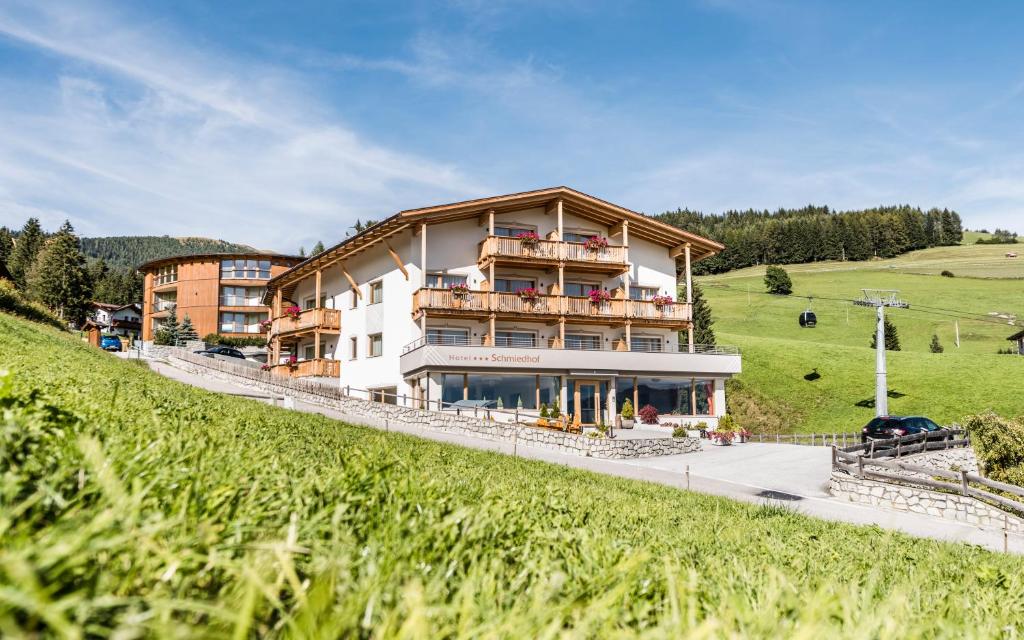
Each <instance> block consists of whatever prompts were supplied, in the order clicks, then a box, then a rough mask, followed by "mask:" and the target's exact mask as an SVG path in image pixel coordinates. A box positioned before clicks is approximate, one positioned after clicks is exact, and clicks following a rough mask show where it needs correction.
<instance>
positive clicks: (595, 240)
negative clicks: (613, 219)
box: [583, 236, 608, 252]
mask: <svg viewBox="0 0 1024 640" xmlns="http://www.w3.org/2000/svg"><path fill="white" fill-rule="evenodd" d="M583 248H584V249H586V250H587V251H594V252H597V251H600V250H601V249H607V248H608V238H604V237H601V236H590V237H589V238H587V239H586V240H585V241H584V242H583Z"/></svg>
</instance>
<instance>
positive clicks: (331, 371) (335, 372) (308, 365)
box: [270, 358, 341, 378]
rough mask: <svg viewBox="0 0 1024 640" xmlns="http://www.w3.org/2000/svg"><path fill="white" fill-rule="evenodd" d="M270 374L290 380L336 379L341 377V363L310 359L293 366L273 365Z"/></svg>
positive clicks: (324, 359)
mask: <svg viewBox="0 0 1024 640" xmlns="http://www.w3.org/2000/svg"><path fill="white" fill-rule="evenodd" d="M270 372H271V373H273V374H274V375H277V376H287V377H290V378H312V377H317V378H337V377H339V376H341V362H339V361H337V360H329V359H327V358H311V359H309V360H299V361H297V362H295V363H293V364H278V365H274V366H272V367H271V368H270Z"/></svg>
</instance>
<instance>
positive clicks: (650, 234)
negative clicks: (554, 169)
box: [264, 186, 725, 301]
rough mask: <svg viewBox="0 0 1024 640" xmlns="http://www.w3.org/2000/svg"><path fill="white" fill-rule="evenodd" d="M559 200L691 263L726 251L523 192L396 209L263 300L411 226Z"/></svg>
mask: <svg viewBox="0 0 1024 640" xmlns="http://www.w3.org/2000/svg"><path fill="white" fill-rule="evenodd" d="M559 200H560V201H561V202H562V211H563V212H565V213H569V214H572V215H574V216H578V217H580V218H583V219H585V220H592V221H594V222H598V223H600V224H603V225H607V226H612V225H616V224H619V223H620V222H622V221H624V220H625V221H628V222H629V235H630V237H631V238H643V239H644V240H647V241H649V242H653V243H655V244H660V245H662V246H664V247H666V248H670V249H671V248H674V247H679V246H681V245H685V244H690V249H691V255H692V259H693V260H694V261H697V260H701V259H703V258H707V257H709V256H713V255H715V254H716V253H718V252H720V251H722V250H723V249H724V248H725V246H724V245H722V244H720V243H718V242H715V241H714V240H709V239H708V238H704V237H702V236H699V235H696V234H694V233H690V232H688V231H683V230H682V229H680V228H679V227H675V226H673V225H670V224H667V223H665V222H661V221H660V220H655V219H654V218H651V217H649V216H646V215H644V214H642V213H638V212H636V211H633V210H631V209H627V208H625V207H620V206H619V205H617V204H612V203H611V202H607V201H605V200H601V199H600V198H595V197H594V196H591V195H588V194H586V193H583V192H581V191H577V190H575V189H571V188H569V187H565V186H562V187H550V188H547V189H537V190H535V191H523V192H521V193H510V194H507V195H502V196H492V197H489V198H478V199H475V200H465V201H462V202H453V203H449V204H441V205H434V206H430V207H422V208H419V209H406V210H404V211H400V212H398V213H396V214H394V215H392V216H391V217H389V218H387V219H385V220H382V221H381V222H378V223H377V224H375V225H373V226H372V227H369V228H368V229H365V230H363V231H361V232H360V233H357V234H356V235H354V236H352V237H350V238H346V239H345V240H342V241H341V242H339V243H338V244H336V245H334V246H333V247H330V248H329V249H327V250H325V251H324V252H323V253H319V254H317V255H316V256H313V257H311V258H308V259H306V260H305V261H303V262H302V263H300V264H297V265H295V266H294V267H292V268H291V269H289V270H288V271H285V272H284V273H282V274H280V275H278V276H276V277H274V278H271V280H270V282H268V283H267V296H266V297H265V298H264V300H265V301H266V300H269V299H270V298H271V295H270V293H271V291H273V290H274V289H276V288H278V287H281V286H286V283H293V282H297V281H298V280H301V279H302V278H304V277H306V276H308V275H309V274H310V273H312V272H314V271H316V270H317V269H323V268H326V267H327V266H329V265H332V264H336V263H338V262H341V261H343V260H346V259H348V258H350V257H352V256H354V255H356V254H358V253H360V252H361V251H363V250H365V249H367V248H368V247H370V246H371V245H374V244H376V243H377V242H381V241H384V240H386V239H387V238H388V237H390V236H393V235H395V234H397V233H400V232H402V231H404V230H406V229H408V228H410V227H412V226H414V225H418V224H422V223H430V224H439V223H443V222H453V221H456V220H467V219H473V218H479V217H480V216H482V215H485V214H486V213H487V212H488V211H492V210H493V211H494V212H495V213H499V214H500V213H506V212H510V211H521V210H523V209H529V208H533V207H551V206H554V204H555V203H556V202H558V201H559Z"/></svg>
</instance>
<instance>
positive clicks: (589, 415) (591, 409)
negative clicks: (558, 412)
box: [572, 380, 603, 424]
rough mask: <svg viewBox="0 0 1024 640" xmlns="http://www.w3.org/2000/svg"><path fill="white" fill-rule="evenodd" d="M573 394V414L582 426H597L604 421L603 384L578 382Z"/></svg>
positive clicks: (591, 381) (593, 381) (585, 381)
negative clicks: (602, 409) (602, 404)
mask: <svg viewBox="0 0 1024 640" xmlns="http://www.w3.org/2000/svg"><path fill="white" fill-rule="evenodd" d="M575 382H576V384H575V387H576V389H575V391H574V392H573V398H572V404H573V413H575V414H576V415H577V416H579V418H580V424H597V423H598V422H599V421H601V419H602V417H603V416H602V413H603V412H602V411H601V383H600V382H597V381H596V380H576V381H575Z"/></svg>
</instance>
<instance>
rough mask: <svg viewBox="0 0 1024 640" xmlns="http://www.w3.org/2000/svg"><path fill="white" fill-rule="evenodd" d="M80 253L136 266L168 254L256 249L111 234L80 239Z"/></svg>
mask: <svg viewBox="0 0 1024 640" xmlns="http://www.w3.org/2000/svg"><path fill="white" fill-rule="evenodd" d="M81 241H82V252H83V253H84V254H85V255H86V256H88V257H90V258H103V259H104V260H105V261H106V262H107V264H109V265H112V266H123V267H132V268H134V267H137V266H139V265H140V264H142V263H143V262H148V261H150V260H155V259H157V258H168V257H171V256H187V255H194V254H200V253H232V252H241V253H248V252H255V251H256V249H253V248H252V247H250V246H248V245H244V244H236V243H233V242H227V241H225V240H215V239H213V238H172V237H171V236H110V237H106V238H82V239H81Z"/></svg>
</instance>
